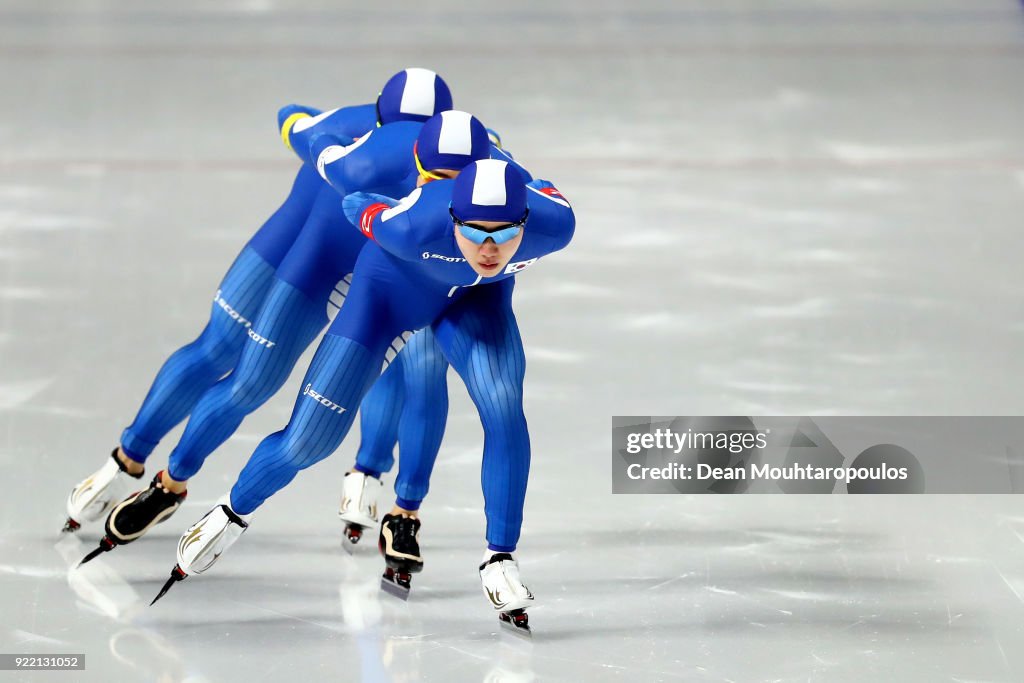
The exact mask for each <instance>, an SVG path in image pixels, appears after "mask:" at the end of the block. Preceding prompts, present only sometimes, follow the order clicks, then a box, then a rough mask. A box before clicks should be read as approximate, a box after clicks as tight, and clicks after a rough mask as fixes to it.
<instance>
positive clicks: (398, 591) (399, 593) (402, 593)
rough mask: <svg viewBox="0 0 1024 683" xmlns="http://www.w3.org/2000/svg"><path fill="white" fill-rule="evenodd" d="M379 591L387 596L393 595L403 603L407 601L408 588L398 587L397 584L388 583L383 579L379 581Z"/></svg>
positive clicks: (388, 581) (387, 580)
mask: <svg viewBox="0 0 1024 683" xmlns="http://www.w3.org/2000/svg"><path fill="white" fill-rule="evenodd" d="M380 589H381V590H382V591H384V592H385V593H388V594H389V595H393V596H395V597H396V598H398V599H399V600H401V601H403V602H408V601H409V591H410V589H409V588H406V587H404V586H399V585H398V584H397V583H395V582H393V581H390V580H389V579H387V578H385V577H381V579H380Z"/></svg>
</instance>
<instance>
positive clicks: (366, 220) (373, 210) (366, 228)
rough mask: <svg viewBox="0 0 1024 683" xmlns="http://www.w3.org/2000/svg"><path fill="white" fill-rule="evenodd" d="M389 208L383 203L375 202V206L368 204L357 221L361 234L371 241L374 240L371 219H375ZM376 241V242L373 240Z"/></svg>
mask: <svg viewBox="0 0 1024 683" xmlns="http://www.w3.org/2000/svg"><path fill="white" fill-rule="evenodd" d="M389 208H390V207H389V206H388V205H387V204H385V203H384V202H377V203H376V204H370V205H369V206H368V207H366V209H365V210H364V211H363V215H362V216H361V217H360V219H359V229H360V230H362V231H363V234H364V235H366V236H367V237H369V238H370V239H371V240H375V238H374V236H373V219H374V218H376V217H377V214H379V213H380V212H382V211H386V210H388V209H389ZM375 241H376V240H375Z"/></svg>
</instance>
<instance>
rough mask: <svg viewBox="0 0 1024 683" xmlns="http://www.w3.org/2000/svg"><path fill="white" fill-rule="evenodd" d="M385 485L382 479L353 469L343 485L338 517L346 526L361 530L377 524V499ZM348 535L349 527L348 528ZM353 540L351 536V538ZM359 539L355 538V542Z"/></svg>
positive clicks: (346, 476)
mask: <svg viewBox="0 0 1024 683" xmlns="http://www.w3.org/2000/svg"><path fill="white" fill-rule="evenodd" d="M382 487H383V484H382V483H381V481H380V479H377V478H376V477H371V476H369V475H368V474H364V473H363V472H358V471H356V470H353V471H351V472H349V473H348V474H346V475H345V480H344V482H343V483H342V487H341V505H340V506H339V507H338V517H340V518H341V521H343V522H345V524H346V527H351V526H358V527H359V531H360V532H361V531H362V529H363V528H365V527H375V526H377V521H378V517H377V500H378V499H379V498H380V491H381V488H382ZM346 536H348V529H347V528H346ZM350 540H351V538H350ZM358 540H359V539H358V538H357V539H356V540H353V541H352V542H353V543H355V542H357V541H358Z"/></svg>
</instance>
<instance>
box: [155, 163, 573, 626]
mask: <svg viewBox="0 0 1024 683" xmlns="http://www.w3.org/2000/svg"><path fill="white" fill-rule="evenodd" d="M345 210H346V213H347V214H348V215H349V217H350V219H351V220H352V221H353V223H354V224H355V223H358V226H359V229H360V230H361V231H362V232H363V233H364V234H365V235H366V236H367V237H369V238H370V239H371V240H373V241H372V242H371V243H369V244H367V246H366V247H365V248H364V249H363V250H362V252H361V253H360V255H359V258H358V260H357V262H356V267H355V271H354V275H353V279H352V285H351V287H350V289H349V295H348V299H347V301H346V304H345V307H344V308H343V309H342V310H341V312H340V313H339V314H338V316H337V317H336V318H335V320H334V322H333V323H332V324H331V327H330V328H329V330H328V332H327V334H326V336H325V337H324V339H323V340H322V342H321V344H320V346H319V348H318V350H317V352H316V355H315V356H314V358H313V361H312V363H311V364H310V367H309V369H308V371H307V373H306V376H305V378H304V380H303V382H302V385H303V389H302V391H301V393H300V394H299V396H298V398H297V401H296V404H295V407H294V409H293V411H292V416H291V419H290V420H289V422H288V424H287V426H286V427H285V428H284V429H283V430H281V431H279V432H277V433H275V434H272V435H271V436H269V437H267V438H266V439H264V440H263V442H262V443H261V444H260V445H259V446H258V447H257V449H256V451H255V452H254V453H253V455H252V457H251V458H250V459H249V462H248V463H247V464H246V466H245V468H244V469H243V470H242V472H241V474H240V475H239V477H238V480H237V481H236V483H235V485H234V487H233V488H232V489H231V491H230V493H229V494H228V495H227V496H225V497H224V498H222V499H221V501H220V502H219V503H218V505H217V506H216V507H214V508H213V509H212V510H211V511H210V512H209V513H208V514H207V515H206V516H204V517H203V518H202V519H200V520H199V521H198V522H197V523H196V524H194V525H193V526H192V527H190V528H189V530H188V531H186V533H185V534H184V535H183V536H182V539H181V541H180V542H179V544H178V553H177V559H178V564H177V566H176V567H175V570H174V572H173V573H172V577H171V579H169V580H168V583H167V585H166V586H165V589H166V588H167V587H169V586H170V585H171V584H172V583H173V581H174V580H180V579H181V578H184V577H185V576H187V575H189V574H198V573H202V572H203V571H205V570H207V569H209V567H210V566H212V565H213V563H214V562H215V560H216V558H217V557H219V556H220V555H221V554H222V553H223V552H224V551H225V550H226V549H227V547H229V546H230V545H231V544H232V543H233V542H234V541H235V540H236V539H237V538H238V537H239V536H240V535H241V534H242V532H243V531H244V530H245V529H246V528H247V527H248V524H249V521H250V519H251V516H252V514H253V513H254V511H255V510H256V509H257V508H258V507H259V506H260V505H261V504H262V503H263V502H264V501H265V500H266V499H267V498H268V497H270V496H271V495H273V494H274V493H275V492H276V491H278V490H280V489H281V488H283V487H284V486H286V485H287V484H288V483H289V482H290V481H291V480H292V479H293V478H294V477H295V476H296V475H297V474H298V472H299V471H300V470H302V469H305V468H307V467H309V466H311V465H313V464H315V463H316V462H319V461H320V460H322V459H324V458H326V457H327V456H328V455H330V453H332V452H333V451H334V450H335V449H336V448H337V446H338V445H339V444H340V443H341V441H342V440H343V439H344V437H345V435H346V433H347V432H348V429H349V428H350V426H351V424H352V421H353V417H354V416H353V412H354V408H355V407H356V406H358V405H359V402H360V401H361V400H362V398H363V396H364V395H365V394H366V392H367V391H368V390H369V388H370V387H371V386H372V384H373V382H374V381H375V380H376V379H377V376H378V375H379V374H380V366H381V362H382V361H383V359H384V357H385V354H386V352H387V350H388V349H389V348H392V347H394V346H395V345H400V344H401V343H402V340H403V339H404V335H405V334H407V333H408V332H409V331H413V330H418V329H422V328H424V327H427V326H431V327H432V329H433V330H434V333H435V336H436V339H437V342H438V344H439V345H440V347H441V348H442V350H443V351H444V354H445V356H446V357H447V359H448V361H449V362H450V363H451V364H452V366H453V367H454V368H455V369H456V371H457V372H458V373H459V375H460V376H461V378H462V379H463V381H464V382H465V384H466V386H467V389H468V390H469V393H470V396H471V398H472V399H473V401H474V403H475V404H476V406H477V409H478V411H479V413H480V418H481V423H482V425H483V428H484V434H485V442H484V454H483V464H482V476H481V483H482V487H483V490H484V498H485V515H486V518H487V531H486V539H487V551H486V553H485V557H484V562H483V564H482V565H481V580H482V584H483V588H484V593H485V595H488V596H490V600H491V604H492V606H493V607H494V608H495V609H496V610H498V611H499V612H501V613H503V614H510V613H515V612H520V613H521V611H522V610H523V609H524V608H525V607H526V606H527V605H529V604H530V603H531V602H532V600H533V595H532V594H531V593H530V592H529V590H528V589H527V588H526V587H525V586H524V585H523V584H522V582H521V581H520V580H519V574H518V565H517V563H516V561H515V559H514V558H513V556H512V553H513V552H514V551H515V549H516V544H517V542H518V540H519V534H520V529H521V525H522V512H523V503H524V500H525V494H526V484H527V476H528V472H529V461H530V446H529V434H528V431H527V425H526V419H525V417H524V414H523V409H522V382H523V376H524V373H525V362H524V356H523V352H522V341H521V339H520V337H519V333H518V328H517V325H516V322H515V316H514V315H513V313H512V309H511V304H510V301H511V290H512V282H513V281H512V278H513V276H514V275H516V274H517V273H519V272H522V271H523V270H525V269H526V268H528V267H530V266H532V265H533V264H535V263H536V262H537V261H538V259H540V258H541V257H543V256H545V255H547V254H549V253H552V252H554V251H557V250H559V249H562V248H563V247H565V246H566V245H567V244H568V242H569V241H570V239H571V237H572V234H573V230H574V227H575V217H574V214H573V211H572V208H571V207H570V205H569V203H568V202H567V201H566V200H565V199H564V197H562V196H561V195H560V193H559V192H558V191H557V190H556V189H555V188H554V187H553V186H552V185H551V184H550V183H547V182H546V181H533V182H531V183H530V184H529V186H527V185H526V184H524V181H523V178H522V176H521V175H520V174H519V172H518V171H517V170H516V169H515V168H514V167H513V166H512V165H510V164H509V163H507V162H505V161H498V160H483V161H477V162H474V163H473V164H472V165H470V166H469V167H467V168H466V169H465V170H464V171H463V172H462V173H461V174H460V175H459V176H458V178H456V179H455V180H453V181H452V180H440V181H436V182H432V183H430V184H428V185H425V186H423V187H421V188H417V189H416V190H414V191H413V192H412V193H411V194H409V195H408V196H406V197H405V198H403V199H402V200H401V201H400V202H397V203H395V202H394V201H390V200H388V199H387V198H386V197H383V196H379V195H372V194H371V195H368V194H365V193H356V194H354V195H349V196H347V197H346V198H345ZM403 460H404V457H403ZM405 465H406V463H405V462H403V466H405ZM389 518H390V519H389ZM418 530H419V520H418V519H417V518H416V517H414V516H411V515H403V514H398V515H389V516H387V517H386V518H385V520H384V523H383V524H382V530H381V543H382V547H383V549H384V551H385V556H386V559H387V561H388V563H389V569H393V570H397V573H398V575H402V574H404V576H405V579H406V581H407V580H408V575H409V573H410V572H413V571H416V570H417V569H418V568H419V566H421V564H420V563H421V560H420V558H419V556H418V546H416V545H415V543H416V534H417V532H418ZM404 551H409V552H404ZM418 565H419V566H418ZM499 584H500V586H501V587H500V589H499V588H496V586H499ZM498 596H500V597H498ZM523 617H524V619H525V615H523Z"/></svg>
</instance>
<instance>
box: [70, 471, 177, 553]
mask: <svg viewBox="0 0 1024 683" xmlns="http://www.w3.org/2000/svg"><path fill="white" fill-rule="evenodd" d="M162 474H163V472H162V471H161V472H157V474H156V476H155V477H153V481H152V482H150V484H149V488H147V489H144V490H142V491H138V492H136V493H133V494H132V495H130V496H128V497H127V498H125V499H124V500H122V501H121V502H120V503H118V504H117V505H116V506H114V509H113V510H111V511H110V515H108V516H107V523H106V527H105V529H104V530H105V531H106V534H105V535H104V536H103V538H102V539H101V540H100V545H99V547H98V548H96V549H95V550H93V551H92V552H91V553H89V554H88V555H86V556H85V558H84V559H83V560H82V564H85V563H86V562H88V561H89V560H92V559H93V558H94V557H96V556H97V555H100V554H101V553H104V552H106V551H108V550H113V549H114V548H115V547H116V546H119V545H125V544H127V543H131V542H132V541H134V540H136V539H139V538H141V537H142V536H143V535H144V534H145V533H146V532H147V531H149V530H150V529H152V528H153V527H154V526H156V525H157V524H159V523H160V522H162V521H164V520H165V519H167V518H168V517H170V516H171V515H173V514H174V512H175V510H177V509H178V508H179V507H180V506H181V502H182V501H183V500H185V497H186V496H187V495H188V491H184V492H182V493H173V492H171V491H168V490H167V489H166V488H164V485H163V482H162V481H161V479H160V477H161V475H162Z"/></svg>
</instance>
